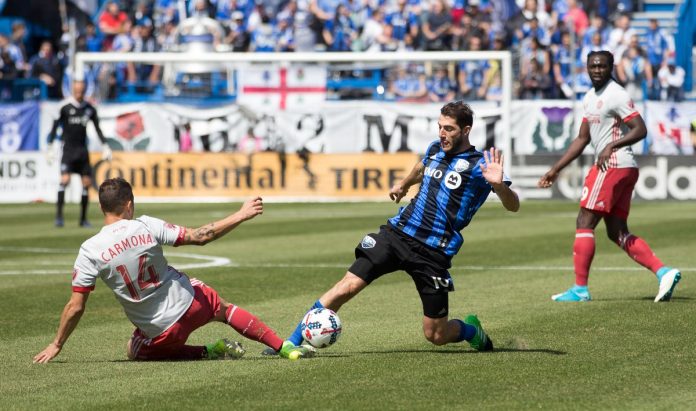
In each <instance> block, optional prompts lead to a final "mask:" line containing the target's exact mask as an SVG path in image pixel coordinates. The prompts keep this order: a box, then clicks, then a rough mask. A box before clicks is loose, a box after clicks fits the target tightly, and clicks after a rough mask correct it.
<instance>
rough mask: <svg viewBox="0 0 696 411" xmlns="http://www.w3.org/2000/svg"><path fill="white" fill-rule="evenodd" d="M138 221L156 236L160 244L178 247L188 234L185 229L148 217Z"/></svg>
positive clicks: (142, 217) (139, 218)
mask: <svg viewBox="0 0 696 411" xmlns="http://www.w3.org/2000/svg"><path fill="white" fill-rule="evenodd" d="M137 220H138V221H140V222H142V223H143V224H145V226H146V227H147V229H148V230H149V231H150V232H151V233H152V234H153V235H154V236H155V239H156V240H157V242H158V243H160V244H163V245H173V246H174V247H176V246H178V245H180V244H181V242H182V241H183V240H184V234H186V229H185V228H184V227H181V226H178V225H174V224H170V223H168V222H166V221H164V220H160V219H159V218H154V217H150V216H146V215H144V216H141V217H138V218H137Z"/></svg>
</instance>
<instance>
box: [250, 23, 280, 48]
mask: <svg viewBox="0 0 696 411" xmlns="http://www.w3.org/2000/svg"><path fill="white" fill-rule="evenodd" d="M279 34H280V33H279V32H278V31H276V30H275V29H274V28H273V25H271V19H270V17H268V16H263V18H262V20H261V24H259V25H258V27H256V29H255V30H254V32H253V33H251V46H250V51H255V52H261V53H270V52H274V51H276V46H277V45H278V40H279V37H280V36H279Z"/></svg>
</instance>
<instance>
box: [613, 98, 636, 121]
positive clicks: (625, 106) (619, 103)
mask: <svg viewBox="0 0 696 411" xmlns="http://www.w3.org/2000/svg"><path fill="white" fill-rule="evenodd" d="M616 97H617V98H616V101H615V103H614V113H615V114H616V115H617V116H619V118H621V120H623V122H624V123H627V122H628V121H630V120H631V119H632V118H634V117H636V116H639V115H640V114H639V113H638V111H637V110H636V105H635V104H633V100H631V97H630V96H629V95H628V93H626V92H625V91H623V90H622V92H621V93H618V94H617V96H616Z"/></svg>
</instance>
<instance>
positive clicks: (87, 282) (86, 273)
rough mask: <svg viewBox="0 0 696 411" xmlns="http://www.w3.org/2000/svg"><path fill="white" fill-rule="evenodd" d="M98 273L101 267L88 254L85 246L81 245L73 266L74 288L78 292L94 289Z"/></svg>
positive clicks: (87, 291)
mask: <svg viewBox="0 0 696 411" xmlns="http://www.w3.org/2000/svg"><path fill="white" fill-rule="evenodd" d="M98 275H99V269H98V268H97V266H96V265H95V264H94V262H93V261H92V260H91V259H90V258H89V257H88V256H87V253H86V251H85V248H84V246H82V247H80V252H79V253H78V254H77V258H76V259H75V265H74V266H73V273H72V290H73V291H74V292H78V293H89V292H90V291H92V290H94V286H95V284H96V283H97V276H98Z"/></svg>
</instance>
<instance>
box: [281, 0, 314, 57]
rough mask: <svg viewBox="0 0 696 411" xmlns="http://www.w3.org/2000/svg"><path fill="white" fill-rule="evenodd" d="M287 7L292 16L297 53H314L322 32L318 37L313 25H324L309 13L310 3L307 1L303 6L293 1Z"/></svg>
mask: <svg viewBox="0 0 696 411" xmlns="http://www.w3.org/2000/svg"><path fill="white" fill-rule="evenodd" d="M285 7H286V10H287V11H288V13H289V14H290V15H292V23H291V28H292V29H293V33H292V35H293V38H294V44H295V47H294V49H295V51H313V50H314V49H315V47H316V44H317V38H321V31H320V34H319V35H317V33H316V31H315V28H313V27H312V24H322V23H321V22H320V21H319V20H316V19H315V18H314V17H313V16H312V13H310V12H309V3H307V2H306V1H303V2H302V5H300V4H299V3H298V2H297V1H296V0H291V1H290V2H288V4H287V5H286V6H285ZM322 44H323V40H322Z"/></svg>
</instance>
